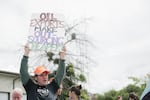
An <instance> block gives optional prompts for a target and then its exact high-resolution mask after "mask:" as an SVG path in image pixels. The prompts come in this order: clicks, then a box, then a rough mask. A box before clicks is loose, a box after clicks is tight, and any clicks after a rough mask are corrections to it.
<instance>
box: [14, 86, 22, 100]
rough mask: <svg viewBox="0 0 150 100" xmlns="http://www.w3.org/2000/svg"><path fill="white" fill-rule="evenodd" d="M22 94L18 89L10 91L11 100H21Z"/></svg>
mask: <svg viewBox="0 0 150 100" xmlns="http://www.w3.org/2000/svg"><path fill="white" fill-rule="evenodd" d="M22 96H23V92H22V90H21V89H20V88H15V89H13V91H12V100H22Z"/></svg>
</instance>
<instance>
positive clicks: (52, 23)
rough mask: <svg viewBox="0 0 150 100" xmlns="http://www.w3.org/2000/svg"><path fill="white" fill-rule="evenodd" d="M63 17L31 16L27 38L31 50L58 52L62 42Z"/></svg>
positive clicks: (47, 14) (48, 14)
mask: <svg viewBox="0 0 150 100" xmlns="http://www.w3.org/2000/svg"><path fill="white" fill-rule="evenodd" d="M64 34H65V28H64V21H63V16H62V15H60V14H54V13H40V14H38V13H36V14H33V15H32V18H31V22H30V29H29V36H28V43H29V46H30V48H31V50H40V51H52V52H59V51H60V49H61V48H62V46H63V42H64Z"/></svg>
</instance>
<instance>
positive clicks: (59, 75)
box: [55, 60, 66, 86]
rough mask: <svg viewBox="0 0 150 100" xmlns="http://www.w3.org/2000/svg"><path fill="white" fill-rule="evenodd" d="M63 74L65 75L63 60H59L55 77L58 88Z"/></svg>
mask: <svg viewBox="0 0 150 100" xmlns="http://www.w3.org/2000/svg"><path fill="white" fill-rule="evenodd" d="M65 74H66V67H65V60H60V61H59V66H58V69H57V73H56V76H55V81H56V83H57V84H58V86H60V84H61V81H62V79H63V77H64V76H65Z"/></svg>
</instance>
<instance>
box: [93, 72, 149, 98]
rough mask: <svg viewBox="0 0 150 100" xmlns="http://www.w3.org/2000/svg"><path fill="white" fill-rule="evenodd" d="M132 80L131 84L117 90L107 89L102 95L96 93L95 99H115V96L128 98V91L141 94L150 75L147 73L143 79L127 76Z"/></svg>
mask: <svg viewBox="0 0 150 100" xmlns="http://www.w3.org/2000/svg"><path fill="white" fill-rule="evenodd" d="M129 79H131V80H132V81H133V84H129V85H127V86H126V87H124V88H122V89H121V90H119V91H115V90H109V91H107V92H105V93H104V94H103V95H102V94H98V95H97V98H96V100H116V99H117V96H122V98H123V100H128V97H129V93H131V92H134V93H136V94H137V95H138V97H140V96H141V94H142V92H143V90H144V89H145V87H146V82H147V81H148V80H149V79H150V75H147V76H146V77H145V78H144V79H139V78H136V77H129Z"/></svg>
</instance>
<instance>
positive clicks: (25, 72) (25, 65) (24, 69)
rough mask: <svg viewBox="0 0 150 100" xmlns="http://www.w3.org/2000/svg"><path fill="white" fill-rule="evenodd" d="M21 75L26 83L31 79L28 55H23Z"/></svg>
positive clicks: (24, 83)
mask: <svg viewBox="0 0 150 100" xmlns="http://www.w3.org/2000/svg"><path fill="white" fill-rule="evenodd" d="M20 75H21V81H22V84H23V85H26V83H27V82H28V80H29V79H30V75H29V73H28V57H27V56H23V58H22V60H21V67H20Z"/></svg>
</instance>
